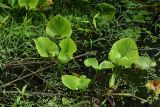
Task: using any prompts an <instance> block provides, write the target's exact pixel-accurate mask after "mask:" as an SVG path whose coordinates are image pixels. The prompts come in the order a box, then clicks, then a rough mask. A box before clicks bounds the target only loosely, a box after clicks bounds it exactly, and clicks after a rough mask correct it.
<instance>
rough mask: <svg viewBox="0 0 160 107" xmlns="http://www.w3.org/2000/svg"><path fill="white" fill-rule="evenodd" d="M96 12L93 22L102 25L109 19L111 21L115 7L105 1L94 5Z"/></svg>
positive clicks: (95, 24)
mask: <svg viewBox="0 0 160 107" xmlns="http://www.w3.org/2000/svg"><path fill="white" fill-rule="evenodd" d="M96 10H97V11H98V13H97V14H96V15H95V16H94V18H93V24H94V26H95V27H96V26H97V25H99V26H103V25H105V24H106V23H108V22H109V21H111V20H112V19H113V17H114V15H115V12H116V8H115V7H114V6H112V5H110V4H107V3H99V4H97V6H96Z"/></svg>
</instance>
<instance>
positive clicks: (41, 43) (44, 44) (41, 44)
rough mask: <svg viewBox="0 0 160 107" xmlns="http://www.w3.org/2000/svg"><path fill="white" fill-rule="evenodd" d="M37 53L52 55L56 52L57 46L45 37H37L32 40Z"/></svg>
mask: <svg viewBox="0 0 160 107" xmlns="http://www.w3.org/2000/svg"><path fill="white" fill-rule="evenodd" d="M34 42H35V44H36V48H37V51H38V53H39V54H40V55H41V56H42V57H49V56H51V57H54V56H55V55H56V54H58V52H59V49H58V46H57V45H56V44H55V43H54V42H52V41H51V40H49V39H48V38H46V37H39V38H38V39H35V40H34Z"/></svg>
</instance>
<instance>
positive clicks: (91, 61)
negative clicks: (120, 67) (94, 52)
mask: <svg viewBox="0 0 160 107" xmlns="http://www.w3.org/2000/svg"><path fill="white" fill-rule="evenodd" d="M84 64H85V66H86V67H93V68H94V69H95V70H105V69H111V68H114V65H113V64H112V62H110V61H107V60H105V61H103V62H101V63H100V64H98V61H97V59H96V58H88V59H86V60H85V61H84Z"/></svg>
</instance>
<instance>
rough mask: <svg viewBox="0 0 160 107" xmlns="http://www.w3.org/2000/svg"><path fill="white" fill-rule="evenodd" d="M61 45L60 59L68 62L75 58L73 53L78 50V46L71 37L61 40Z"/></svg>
mask: <svg viewBox="0 0 160 107" xmlns="http://www.w3.org/2000/svg"><path fill="white" fill-rule="evenodd" d="M59 46H60V48H61V51H60V53H59V57H58V59H59V60H60V61H61V62H63V63H67V62H69V61H70V60H71V59H73V53H75V52H76V50H77V46H76V44H75V43H74V41H73V40H72V39H71V38H70V37H68V38H65V39H63V40H61V41H60V44H59Z"/></svg>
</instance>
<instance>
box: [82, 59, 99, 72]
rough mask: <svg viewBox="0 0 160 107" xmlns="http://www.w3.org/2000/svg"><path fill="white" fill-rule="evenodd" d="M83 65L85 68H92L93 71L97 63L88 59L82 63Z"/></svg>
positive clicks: (95, 60) (96, 67)
mask: <svg viewBox="0 0 160 107" xmlns="http://www.w3.org/2000/svg"><path fill="white" fill-rule="evenodd" d="M84 65H85V66H86V67H93V68H94V69H98V68H99V67H98V61H97V59H96V58H88V59H86V60H85V61H84Z"/></svg>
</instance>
